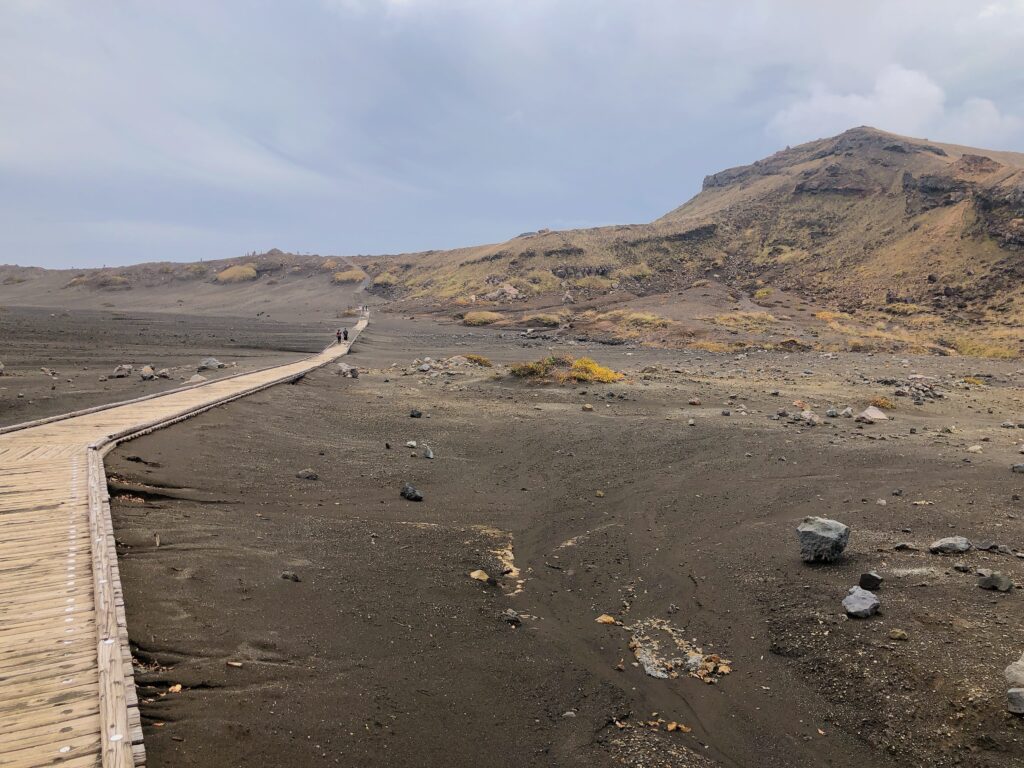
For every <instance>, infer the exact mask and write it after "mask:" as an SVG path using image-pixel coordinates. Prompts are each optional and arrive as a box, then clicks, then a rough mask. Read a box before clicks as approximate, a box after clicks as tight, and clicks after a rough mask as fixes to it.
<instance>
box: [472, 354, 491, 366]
mask: <svg viewBox="0 0 1024 768" xmlns="http://www.w3.org/2000/svg"><path fill="white" fill-rule="evenodd" d="M466 359H467V360H469V362H471V363H473V365H479V366H480V367H481V368H492V367H494V363H492V362H491V361H490V360H488V359H487V358H486V357H484V356H483V355H466Z"/></svg>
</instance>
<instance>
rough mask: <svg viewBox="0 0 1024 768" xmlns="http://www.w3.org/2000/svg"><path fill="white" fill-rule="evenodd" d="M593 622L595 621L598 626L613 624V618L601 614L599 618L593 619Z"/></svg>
mask: <svg viewBox="0 0 1024 768" xmlns="http://www.w3.org/2000/svg"><path fill="white" fill-rule="evenodd" d="M594 621H596V622H597V623H598V624H614V623H615V617H614V616H609V615H608V614H607V613H602V614H601V615H600V616H598V617H597V618H596V619H594Z"/></svg>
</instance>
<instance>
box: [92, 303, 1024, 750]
mask: <svg viewBox="0 0 1024 768" xmlns="http://www.w3.org/2000/svg"><path fill="white" fill-rule="evenodd" d="M565 351H576V352H579V351H581V350H579V349H576V350H572V349H566V350H565ZM586 351H587V352H588V353H589V354H592V355H593V356H595V357H597V358H599V359H600V360H602V361H604V362H608V363H609V364H612V365H614V366H616V367H618V368H621V369H624V370H627V371H628V372H629V373H630V380H629V381H627V382H625V383H620V384H614V385H598V386H592V385H580V386H559V385H549V386H539V385H530V384H527V383H524V382H522V381H519V380H514V379H510V378H509V377H507V376H505V377H501V378H497V379H496V378H495V377H494V372H493V371H491V370H487V369H479V368H460V369H459V370H460V371H463V372H464V373H461V374H459V375H456V376H446V375H440V376H437V377H435V378H432V377H431V376H430V374H421V373H416V374H414V375H403V370H405V369H409V368H411V364H412V361H413V360H414V359H415V358H420V357H423V356H425V355H430V356H432V357H434V358H439V357H444V356H447V355H449V354H454V353H466V352H479V353H482V354H485V355H488V356H489V357H491V358H493V359H495V360H496V361H509V360H524V359H531V358H536V357H539V356H540V355H542V354H545V353H546V347H545V346H544V342H537V341H530V340H524V339H522V338H521V337H517V336H512V335H511V334H506V335H505V337H501V335H500V334H498V333H495V332H487V331H477V332H472V331H470V330H468V329H464V328H459V327H456V326H450V325H449V326H439V325H435V324H433V323H430V322H427V321H406V320H398V319H396V318H394V317H389V316H387V315H378V316H376V317H375V318H374V322H373V324H372V325H371V327H370V329H369V330H368V331H367V332H366V333H365V334H364V336H363V337H362V338H361V339H360V340H359V341H358V342H357V344H356V347H355V354H353V355H352V356H351V357H350V358H349V360H348V362H350V363H352V364H356V365H359V366H360V367H361V368H362V369H364V372H363V375H361V376H360V377H359V378H358V379H355V380H353V379H347V378H342V377H340V376H336V375H334V374H333V373H332V372H331V371H330V370H324V371H320V372H317V373H316V374H313V375H310V376H308V377H306V378H305V379H304V380H303V381H302V382H301V383H299V384H297V385H294V386H280V387H277V388H275V389H273V390H270V391H267V392H264V393H261V394H259V395H256V396H253V397H250V398H247V399H244V400H241V401H238V402H235V403H233V404H231V405H230V406H227V407H224V408H219V409H215V410H213V411H210V412H208V413H206V414H204V415H202V416H199V417H197V418H195V419H191V420H189V421H187V422H184V423H182V424H180V425H177V426H175V427H173V428H170V429H167V430H163V431H160V432H157V433H154V434H152V435H149V436H146V437H143V438H140V439H138V440H136V441H133V442H132V443H130V444H128V445H125V446H123V447H122V448H121V449H120V450H119V451H118V452H116V453H115V454H113V455H111V457H110V458H109V460H108V469H109V471H110V473H111V476H112V480H111V484H112V488H113V490H114V493H115V496H116V498H115V504H114V518H115V519H114V526H115V530H116V532H117V538H118V540H119V542H120V551H121V554H122V562H121V575H122V580H123V585H124V590H125V600H126V604H127V615H128V624H129V631H130V634H131V638H132V641H133V644H134V647H135V650H136V653H137V663H138V666H137V670H136V671H137V678H136V679H137V682H138V683H139V686H140V696H141V698H142V699H143V705H142V712H143V718H144V724H145V734H146V746H147V753H148V760H149V765H151V766H157V767H159V766H251V765H256V764H258V765H265V766H316V765H330V764H336V765H353V766H354V765H359V766H424V765H427V766H496V767H497V766H502V767H504V766H508V765H543V766H547V765H553V766H554V765H557V766H570V765H579V766H584V765H588V766H589V765H630V766H669V765H674V766H707V765H723V766H732V767H739V766H745V767H752V766H766V767H770V766H792V767H796V766H843V767H845V766H851V767H852V766H862V767H864V768H867V767H868V766H910V765H913V766H918V765H936V766H943V765H962V766H1012V765H1020V764H1021V761H1022V760H1024V721H1022V720H1021V719H1020V718H1013V717H1011V716H1010V715H1008V714H1006V712H1005V698H1004V697H1005V684H1004V683H1003V680H1002V674H1001V673H1002V669H1003V667H1004V666H1005V665H1006V664H1007V663H1009V662H1010V661H1012V660H1015V659H1016V658H1017V657H1018V656H1020V654H1021V652H1022V651H1024V610H1022V603H1021V600H1022V597H1021V594H1022V593H1021V591H1020V590H1015V591H1014V592H1012V593H1010V594H998V593H994V592H988V591H983V590H981V589H979V588H977V586H975V577H974V576H973V575H971V574H965V573H960V572H958V571H956V570H954V569H953V567H952V566H953V565H954V563H956V562H958V561H962V562H963V563H966V564H968V565H969V566H971V567H972V568H974V567H989V568H997V569H1000V570H1002V571H1004V572H1007V573H1010V574H1012V576H1013V578H1014V579H1015V580H1016V581H1017V583H1018V584H1020V583H1024V561H1022V560H1021V559H1019V558H1017V557H1015V556H1013V555H999V554H996V553H994V552H993V553H990V552H977V551H974V552H971V553H968V554H967V555H965V556H962V557H960V558H952V557H942V556H936V555H930V554H928V553H927V545H928V543H929V542H931V541H932V540H934V539H937V538H939V537H941V536H948V535H952V534H957V533H960V534H963V535H965V536H968V537H970V538H972V539H974V540H976V541H980V540H985V539H988V540H991V541H994V542H997V543H1003V544H1007V545H1009V546H1011V547H1015V548H1017V549H1022V548H1024V503H1022V502H1020V501H1019V500H1015V498H1014V494H1017V493H1024V490H1022V488H1024V476H1021V475H1014V474H1011V472H1010V471H1009V465H1010V464H1011V463H1012V462H1013V461H1014V460H1015V459H1016V457H1017V450H1018V448H1017V443H1018V442H1019V441H1020V439H1021V436H1022V435H1024V430H1020V431H1018V430H1016V429H1013V430H1011V429H1002V428H1000V426H999V424H1000V422H1002V421H1003V420H1005V419H1007V418H1011V419H1012V418H1015V417H1017V416H1018V415H1020V414H1019V411H1018V410H1016V409H1017V408H1018V407H1019V398H1018V394H1019V389H1017V386H1018V385H1019V383H1020V380H1019V375H1018V374H1017V373H1016V372H1015V371H1016V366H1015V365H1012V364H1005V363H1004V364H990V363H983V362H978V361H969V360H964V359H952V358H945V359H943V358H921V359H913V360H908V361H907V362H906V363H904V362H902V361H903V360H904V358H902V357H897V356H889V355H886V356H876V357H868V356H857V355H853V356H841V357H839V358H837V359H829V358H823V357H820V356H818V355H802V356H783V355H779V354H777V353H776V354H766V353H761V354H751V355H749V356H741V357H735V356H716V355H709V354H702V355H701V354H692V353H684V352H671V351H642V350H629V349H627V348H625V347H615V348H596V349H588V350H586ZM396 362H397V363H399V364H400V367H396V368H392V367H390V366H391V365H392V363H396ZM647 366H653V368H652V369H650V370H649V371H648V372H647V373H643V372H642V371H643V369H644V368H645V367H647ZM495 370H499V369H495ZM673 371H675V372H673ZM805 371H810V373H805ZM911 371H920V372H922V373H928V374H936V375H940V376H945V375H946V374H947V373H955V374H956V375H957V376H960V375H961V374H963V373H968V372H979V371H982V372H988V373H992V374H995V378H993V379H991V380H990V385H989V386H977V385H976V384H975V385H971V386H969V388H966V387H963V386H960V387H956V388H950V390H949V396H948V397H947V398H946V399H945V400H944V401H941V402H938V403H934V404H928V405H925V406H920V407H916V406H913V405H911V404H909V403H907V402H906V401H905V399H901V402H900V403H899V407H898V408H897V409H896V410H895V411H894V412H893V413H894V416H896V420H894V421H892V422H888V423H884V424H876V425H873V426H865V427H858V425H856V424H855V423H854V422H853V420H852V419H835V420H832V423H831V424H826V425H822V426H818V427H815V428H807V427H801V426H798V425H795V424H788V423H787V422H786V421H785V420H782V421H773V420H770V419H769V416H770V415H771V414H773V413H775V411H776V410H777V409H778V408H780V407H787V406H789V407H790V409H791V410H795V409H793V408H792V406H790V403H791V402H792V401H793V400H794V399H795V398H803V399H805V400H808V401H809V402H810V403H811V404H812V405H814V407H815V410H816V412H818V413H819V414H823V413H824V411H825V408H826V406H827V404H828V403H829V402H836V403H837V404H838V405H839V406H840V407H841V406H842V405H845V404H846V403H847V402H849V403H851V404H852V405H854V406H855V407H863V405H864V404H865V403H866V401H867V399H868V398H870V397H871V396H872V395H876V394H889V395H891V394H892V387H891V386H885V385H881V384H877V383H872V382H869V381H866V380H864V379H862V378H861V377H860V375H859V374H860V373H863V374H864V375H866V376H868V377H869V378H870V379H875V378H883V377H886V376H906V375H907V374H908V373H910V372H911ZM774 389H779V390H781V394H780V395H779V396H773V395H772V394H770V392H771V390H774ZM730 395H735V396H736V397H735V398H732V399H730V398H729V396H730ZM694 396H697V397H700V398H701V399H702V401H703V405H699V406H689V405H687V402H688V400H689V399H690V398H692V397H694ZM1015 398H1018V400H1016V401H1015ZM583 403H592V404H593V406H594V411H593V412H585V411H583V410H582V408H581V405H582V404H583ZM744 406H745V408H744ZM413 408H417V409H419V410H421V411H422V412H423V418H420V419H412V418H410V416H409V413H410V410H411V409H413ZM723 408H728V409H729V410H730V411H731V414H732V415H730V416H728V417H727V416H724V415H722V413H721V411H722V409H723ZM744 410H745V411H746V413H745V414H744ZM990 411H991V412H990ZM689 418H693V419H695V422H696V423H695V425H694V426H688V424H687V420H688V419H689ZM952 424H956V425H957V429H956V431H954V432H952V433H944V432H942V431H941V430H942V428H943V427H945V426H949V425H952ZM911 428H915V429H916V430H917V434H911V433H910V429H911ZM986 438H987V440H986ZM408 440H416V441H417V442H418V443H419V445H420V448H418V449H416V450H411V449H409V448H406V447H404V446H405V443H406V441H408ZM386 442H390V445H391V448H390V449H387V448H386V447H385V443H386ZM423 444H426V445H429V446H430V447H431V449H432V450H433V451H434V454H435V456H436V458H435V459H434V460H432V461H430V460H427V459H425V458H423V457H422V456H421V450H422V445H423ZM974 444H979V445H982V446H983V452H982V453H980V454H979V453H969V452H967V450H966V448H967V447H969V446H971V445H974ZM129 457H131V458H129ZM304 468H311V469H313V470H314V471H316V472H317V473H318V474H319V480H313V481H310V480H300V479H298V478H297V477H296V473H297V472H298V471H299V470H302V469H304ZM404 482H412V483H414V484H415V485H416V487H417V488H419V489H420V490H421V491H422V493H423V494H424V496H425V499H424V501H423V502H422V503H414V502H410V501H406V500H404V499H402V498H400V497H399V489H400V488H401V486H402V484H403V483H404ZM897 489H899V490H902V495H900V496H896V495H893V491H894V490H897ZM599 490H600V491H603V492H604V496H603V497H600V496H599V495H598V494H597V491H599ZM881 499H884V500H885V501H886V504H885V505H882V504H879V503H878V500H881ZM917 501H921V502H924V501H927V502H931V503H930V504H927V505H926V504H915V503H914V502H917ZM811 514H818V515H824V516H829V517H834V518H837V519H840V520H842V521H844V522H846V523H848V524H849V525H850V526H851V527H852V538H851V544H850V547H849V548H848V550H847V553H846V556H845V557H844V559H843V560H842V561H841V562H839V563H836V564H833V565H828V566H819V567H811V566H807V565H804V564H802V563H801V562H800V560H799V557H798V550H797V543H796V537H795V533H794V528H795V526H796V524H797V523H798V522H799V520H800V519H801V518H802V517H803V516H805V515H811ZM157 537H159V546H157ZM902 541H908V542H912V543H913V544H914V545H915V546H916V547H917V548H918V549H917V550H916V551H894V549H893V548H894V545H896V544H897V543H898V542H902ZM508 546H511V548H512V550H513V552H514V560H515V566H516V567H518V568H519V569H520V575H519V577H520V578H521V579H522V584H521V585H520V586H521V591H519V592H518V594H515V592H516V590H517V584H516V581H515V579H514V578H511V577H510V576H506V577H501V573H502V566H501V563H500V562H499V557H498V555H496V554H495V551H499V550H501V549H502V548H504V547H508ZM478 568H482V569H484V570H485V571H487V572H488V574H490V575H492V576H497V577H499V579H498V584H497V585H496V586H489V585H487V584H485V583H482V582H480V581H476V580H473V579H471V578H470V577H469V575H468V574H469V573H470V572H471V571H473V570H475V569H478ZM869 569H876V570H878V571H879V573H881V574H882V575H883V576H884V577H885V583H884V585H883V587H882V589H881V590H880V591H879V593H878V594H879V597H880V599H881V601H882V615H881V616H878V617H875V618H872V619H868V620H847V619H846V618H845V616H844V615H843V614H842V609H841V607H840V601H841V599H842V597H843V596H844V595H845V593H846V591H847V590H848V589H849V588H850V587H852V586H853V585H855V584H856V583H857V580H858V577H859V575H860V574H861V573H862V572H864V571H867V570H869ZM285 572H293V573H294V574H296V575H297V577H298V578H299V579H300V580H299V581H292V580H290V579H287V578H282V574H283V573H285ZM509 608H512V609H514V610H516V611H518V612H519V613H520V614H521V616H522V625H521V626H519V627H514V626H512V625H510V624H509V623H507V622H506V621H504V620H503V618H502V613H503V612H504V611H505V610H506V609H509ZM604 613H608V614H611V615H613V616H615V617H616V618H618V619H620V620H621V621H622V622H623V623H624V624H625V625H627V626H628V625H631V624H632V623H633V622H636V621H639V620H643V619H647V618H652V617H653V618H660V619H665V620H667V621H669V622H671V623H672V625H674V626H676V627H678V628H680V629H681V631H682V632H683V634H684V636H685V637H687V638H691V639H693V640H694V641H695V644H696V645H698V646H700V647H702V648H703V650H704V651H705V652H706V653H709V652H715V653H718V654H721V656H723V657H725V658H727V659H729V660H730V661H731V663H732V667H733V672H732V674H730V675H727V676H725V677H722V678H720V679H719V681H718V682H717V684H714V685H710V684H706V683H703V682H701V681H700V680H698V679H696V678H693V677H680V678H678V679H668V680H663V679H655V678H652V677H649V676H647V675H646V674H644V672H643V670H642V669H641V668H639V667H638V666H637V665H636V663H635V662H636V660H635V658H634V656H633V653H632V652H631V650H630V647H629V641H630V632H629V631H628V630H627V629H625V628H624V627H622V626H606V625H602V624H599V623H596V622H595V618H596V617H597V616H599V615H600V614H604ZM895 628H900V629H903V630H905V631H906V632H907V634H908V637H909V640H908V641H905V642H900V641H895V640H891V639H890V638H889V632H890V630H892V629H895ZM229 662H233V663H235V664H240V665H241V666H232V665H229ZM179 684H180V685H181V686H182V689H181V690H180V692H171V687H172V686H176V685H179ZM655 713H657V714H655ZM659 718H660V719H664V720H665V721H677V722H679V723H683V724H685V725H687V726H688V727H689V728H692V731H691V732H689V733H682V732H678V731H677V732H674V733H669V732H667V731H666V730H665V728H664V725H662V726H661V729H660V730H655V729H653V728H652V727H650V726H649V725H647V724H646V723H647V721H652V722H655V723H656V722H657V720H658V719H659ZM616 721H617V723H616Z"/></svg>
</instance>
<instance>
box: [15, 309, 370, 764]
mask: <svg viewBox="0 0 1024 768" xmlns="http://www.w3.org/2000/svg"><path fill="white" fill-rule="evenodd" d="M366 324H367V318H366V317H362V318H361V319H360V320H359V322H358V323H357V325H356V327H355V330H354V333H351V334H350V339H349V341H348V343H343V344H340V345H332V346H330V347H328V348H327V349H325V350H324V351H323V352H321V353H320V354H318V355H313V356H312V357H309V358H306V359H304V360H300V361H298V362H295V363H289V364H287V365H279V366H275V367H272V368H266V369H263V370H260V371H254V372H251V373H244V374H239V375H236V376H228V377H224V378H221V379H218V380H215V381H210V382H207V383H204V384H199V385H195V386H191V387H185V388H182V389H178V390H173V391H171V392H167V393H163V394H156V395H152V396H149V397H144V398H139V399H138V400H132V401H128V402H125V403H117V404H114V405H111V406H104V407H102V408H99V409H89V410H87V411H79V412H77V413H73V414H67V415H66V416H61V417H55V418H53V419H43V420H41V421H37V422H32V423H30V424H23V425H18V426H15V427H9V428H6V429H3V430H0V433H2V434H0V587H2V588H0V766H3V768H30V767H31V768H34V767H35V766H48V765H59V766H64V767H66V768H78V767H79V766H103V768H132V766H139V765H144V764H145V751H144V749H143V746H142V727H141V724H140V722H139V712H138V701H137V699H136V696H135V684H134V681H133V677H132V657H131V652H130V651H129V648H128V632H127V628H126V625H125V615H124V604H123V601H122V597H121V582H120V578H119V575H118V570H117V555H116V552H115V549H114V534H113V530H112V528H111V524H110V503H109V497H108V495H107V483H106V475H105V473H104V469H103V457H104V456H105V455H106V453H107V452H108V451H110V450H111V449H112V448H113V447H114V446H116V445H117V444H118V443H120V442H123V441H124V440H129V439H131V438H132V437H137V436H138V435H141V434H146V433H147V432H151V431H153V430H154V429H158V428H160V427H164V426H167V425H169V424H173V423H175V422H177V421H181V420H182V419H185V418H188V417H189V416H193V415H195V414H197V413H202V412H203V411H205V410H208V409H209V408H213V407H215V406H218V405H221V404H223V403H226V402H230V401H231V400H235V399H237V398H239V397H244V396H245V395H248V394H252V393H253V392H257V391H259V390H262V389H266V388H267V387H270V386H273V385H275V384H279V383H283V382H286V381H292V380H294V379H296V378H297V377H299V376H301V375H303V374H304V373H306V372H308V371H311V370H313V369H315V368H318V367H320V366H322V365H326V364H327V363H329V362H331V361H332V360H335V359H337V358H338V357H341V356H342V355H344V354H345V353H346V352H348V348H349V346H350V345H351V344H352V342H353V341H355V338H356V337H357V336H358V335H359V333H360V331H362V329H363V328H365V327H366Z"/></svg>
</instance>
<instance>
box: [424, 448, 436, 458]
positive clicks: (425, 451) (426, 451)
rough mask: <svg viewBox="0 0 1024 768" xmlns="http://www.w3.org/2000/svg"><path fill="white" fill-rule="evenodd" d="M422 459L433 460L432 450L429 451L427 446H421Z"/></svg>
mask: <svg viewBox="0 0 1024 768" xmlns="http://www.w3.org/2000/svg"><path fill="white" fill-rule="evenodd" d="M423 458H424V459H432V458H434V452H433V451H432V450H430V446H429V445H425V446H423Z"/></svg>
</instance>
